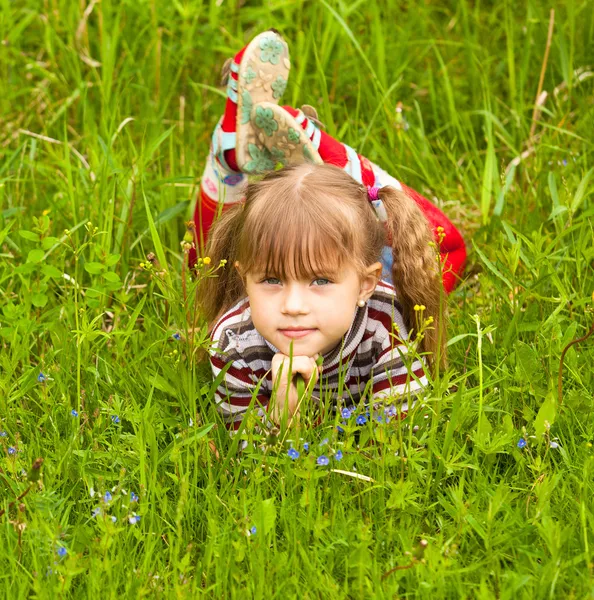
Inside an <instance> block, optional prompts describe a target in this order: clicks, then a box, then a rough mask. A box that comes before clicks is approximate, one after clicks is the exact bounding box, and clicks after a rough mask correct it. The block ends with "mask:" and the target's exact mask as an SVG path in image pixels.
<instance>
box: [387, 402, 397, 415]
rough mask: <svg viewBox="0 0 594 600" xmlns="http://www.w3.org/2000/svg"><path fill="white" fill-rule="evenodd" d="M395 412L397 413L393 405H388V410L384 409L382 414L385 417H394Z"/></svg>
mask: <svg viewBox="0 0 594 600" xmlns="http://www.w3.org/2000/svg"><path fill="white" fill-rule="evenodd" d="M397 412H398V411H397V410H396V407H395V406H394V405H393V404H390V406H388V408H386V410H385V411H384V414H385V415H386V417H395V416H396V413H397Z"/></svg>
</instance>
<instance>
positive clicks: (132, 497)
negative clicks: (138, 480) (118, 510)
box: [130, 492, 138, 502]
mask: <svg viewBox="0 0 594 600" xmlns="http://www.w3.org/2000/svg"><path fill="white" fill-rule="evenodd" d="M130 502H138V494H135V493H134V492H130Z"/></svg>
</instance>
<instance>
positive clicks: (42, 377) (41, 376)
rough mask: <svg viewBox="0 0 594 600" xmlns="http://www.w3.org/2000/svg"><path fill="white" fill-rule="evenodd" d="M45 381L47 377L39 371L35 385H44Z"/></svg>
mask: <svg viewBox="0 0 594 600" xmlns="http://www.w3.org/2000/svg"><path fill="white" fill-rule="evenodd" d="M46 381H47V377H46V376H45V375H44V374H43V373H42V372H41V371H39V375H37V383H45V382H46Z"/></svg>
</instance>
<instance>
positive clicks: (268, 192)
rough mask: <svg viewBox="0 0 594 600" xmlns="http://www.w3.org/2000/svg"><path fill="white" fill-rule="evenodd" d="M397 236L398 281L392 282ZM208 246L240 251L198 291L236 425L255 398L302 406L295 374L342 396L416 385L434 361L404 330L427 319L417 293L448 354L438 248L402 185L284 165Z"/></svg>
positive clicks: (441, 352) (222, 255) (441, 350)
mask: <svg viewBox="0 0 594 600" xmlns="http://www.w3.org/2000/svg"><path fill="white" fill-rule="evenodd" d="M386 237H387V238H389V239H391V254H392V259H393V260H392V267H391V275H392V279H393V281H395V282H397V287H398V292H397V293H396V291H395V289H394V287H393V286H392V285H390V284H388V283H386V282H384V281H380V278H381V274H382V264H381V262H380V258H381V255H382V250H383V248H384V246H385V243H386ZM206 253H207V255H208V256H209V257H210V258H211V260H212V261H214V264H218V263H219V262H220V261H221V260H226V261H227V263H228V266H226V267H225V268H223V269H221V270H219V271H218V273H219V276H218V277H213V278H209V279H206V280H205V281H203V282H202V284H201V288H200V290H199V293H200V304H201V307H202V310H203V312H204V314H205V316H206V318H207V319H208V320H209V322H211V323H213V325H212V333H211V338H212V341H213V346H212V349H211V357H210V360H211V365H212V370H213V373H214V376H215V377H216V376H218V375H219V374H221V373H222V372H223V373H224V374H223V375H222V381H221V384H220V385H219V387H218V389H217V392H216V400H217V405H218V409H219V411H220V412H221V413H222V415H223V417H224V419H225V421H226V423H227V424H228V426H229V427H230V428H233V429H237V428H238V427H239V424H240V423H241V421H242V419H243V417H244V415H245V413H246V411H247V409H248V407H249V406H250V404H251V403H254V409H255V410H256V411H258V414H259V415H260V416H261V417H262V420H263V421H265V419H267V420H268V421H272V422H275V423H279V422H280V421H281V417H283V415H287V416H288V418H289V419H291V418H292V417H294V416H295V415H297V414H298V412H299V410H300V406H299V398H298V394H297V389H296V385H295V381H294V379H293V377H294V375H295V374H301V375H302V376H303V378H304V379H305V381H307V382H310V385H314V383H315V387H314V388H313V396H314V397H316V398H325V397H329V398H331V400H332V402H333V403H334V404H335V405H337V406H340V405H342V406H347V407H348V406H352V405H353V404H357V403H358V402H359V401H360V400H361V399H362V397H364V396H366V395H367V394H369V395H370V396H372V397H373V398H374V399H377V398H380V397H385V396H390V397H396V398H399V399H400V400H401V401H402V400H403V399H406V398H408V397H410V395H411V394H413V395H414V394H415V392H417V391H418V390H420V389H421V388H422V387H423V386H424V385H425V383H426V378H425V374H424V362H423V361H422V360H421V359H419V358H418V357H417V358H416V359H415V358H414V357H407V352H408V348H407V346H406V345H405V344H404V341H405V340H406V339H407V338H408V335H409V332H410V331H411V330H413V329H414V331H415V335H416V332H418V331H419V328H420V326H421V324H420V323H418V322H417V320H416V317H417V316H418V312H419V311H418V308H419V306H418V305H423V306H424V310H423V311H422V315H423V319H425V320H424V324H425V325H428V327H427V328H426V329H425V331H424V336H422V337H421V338H420V339H421V346H420V351H421V352H422V353H426V356H427V359H428V362H429V363H430V364H431V363H435V362H436V361H440V362H442V361H443V360H444V359H445V345H444V340H445V332H444V323H443V319H442V314H443V312H442V301H441V300H442V299H441V292H442V289H441V282H440V273H439V270H440V269H439V257H438V255H437V251H436V249H435V244H433V243H432V234H431V230H430V228H429V224H428V222H427V219H426V218H425V216H424V215H423V214H422V212H421V210H420V209H419V207H418V205H417V204H416V203H415V202H414V201H413V200H412V199H411V198H410V197H409V196H408V195H407V194H406V193H404V192H403V191H401V190H397V189H395V188H393V187H383V188H381V189H378V188H368V187H366V186H364V185H362V184H361V183H358V182H357V181H356V180H355V179H353V178H352V177H351V176H350V175H348V174H347V173H346V172H345V171H344V170H342V169H340V168H338V167H335V166H332V165H314V164H309V163H302V164H300V165H297V166H290V167H285V168H283V169H280V170H278V171H273V172H271V173H269V174H268V175H266V176H265V177H264V178H263V179H262V180H261V181H258V182H251V183H249V184H248V185H247V188H246V190H245V202H244V203H236V204H234V205H232V206H231V207H230V208H229V209H228V210H226V211H225V212H224V213H223V214H222V215H221V217H220V218H219V219H218V220H216V221H215V222H214V224H213V225H212V228H211V230H210V233H209V242H208V246H207V249H206ZM415 305H417V306H416V309H417V310H415ZM318 357H322V359H323V360H322V365H321V375H319V369H318V366H317V364H316V359H317V358H318ZM289 363H291V364H289ZM342 382H344V383H342ZM402 410H403V411H406V410H407V405H406V403H405V402H404V403H403V405H402Z"/></svg>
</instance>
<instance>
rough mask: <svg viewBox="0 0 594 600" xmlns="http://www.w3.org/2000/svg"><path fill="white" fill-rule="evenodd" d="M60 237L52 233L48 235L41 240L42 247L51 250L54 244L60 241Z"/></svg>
mask: <svg viewBox="0 0 594 600" xmlns="http://www.w3.org/2000/svg"><path fill="white" fill-rule="evenodd" d="M59 241H60V240H59V239H58V238H57V237H53V236H52V235H48V236H47V237H45V238H43V239H42V240H41V247H42V248H43V249H44V250H49V249H50V248H51V247H52V246H55V245H56V244H57V243H59Z"/></svg>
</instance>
